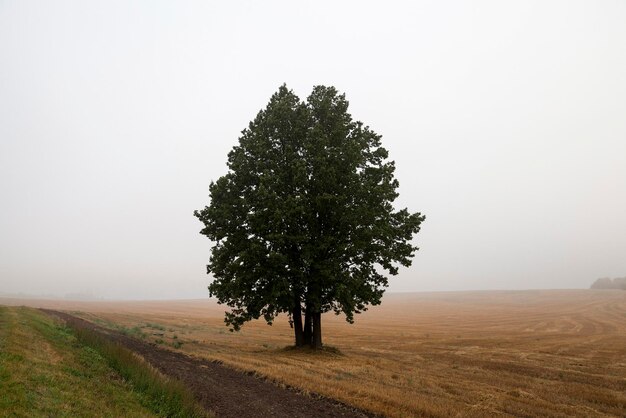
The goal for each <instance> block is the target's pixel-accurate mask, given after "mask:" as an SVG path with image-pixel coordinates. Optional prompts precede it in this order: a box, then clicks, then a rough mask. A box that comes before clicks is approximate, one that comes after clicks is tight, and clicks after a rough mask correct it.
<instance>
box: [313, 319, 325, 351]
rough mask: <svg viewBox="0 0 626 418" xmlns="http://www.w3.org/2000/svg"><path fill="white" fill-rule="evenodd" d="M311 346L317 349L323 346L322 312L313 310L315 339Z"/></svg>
mask: <svg viewBox="0 0 626 418" xmlns="http://www.w3.org/2000/svg"><path fill="white" fill-rule="evenodd" d="M311 347H313V348H315V349H320V348H322V313H321V312H313V339H312V340H311Z"/></svg>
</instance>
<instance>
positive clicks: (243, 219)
mask: <svg viewBox="0 0 626 418" xmlns="http://www.w3.org/2000/svg"><path fill="white" fill-rule="evenodd" d="M394 171H395V165H394V162H393V161H390V160H389V159H388V152H387V150H386V149H385V148H383V147H382V146H381V136H380V135H378V134H376V133H375V132H373V131H372V130H371V129H370V128H369V127H367V126H364V125H363V124H362V123H361V122H358V121H354V120H353V119H352V117H351V115H350V114H349V113H348V102H347V101H346V99H345V95H343V94H339V93H338V92H337V90H336V89H335V88H334V87H326V86H316V87H314V88H313V91H312V93H311V95H310V96H309V97H308V98H307V100H306V102H304V101H301V100H300V99H299V98H298V97H297V96H296V95H295V94H294V93H293V92H292V91H291V90H289V89H288V88H287V87H286V86H285V85H283V86H282V87H280V88H279V90H278V91H277V92H276V93H275V94H274V95H272V97H271V98H270V101H269V103H268V104H267V107H266V108H265V109H263V110H261V111H260V112H259V113H258V114H257V116H256V118H255V119H254V120H253V121H252V122H250V124H249V126H248V128H246V129H245V130H243V131H242V135H241V137H240V138H239V144H238V145H236V146H235V147H234V148H233V149H232V150H231V151H230V153H229V154H228V172H227V173H226V174H225V175H224V176H222V177H220V178H219V179H218V180H217V181H215V182H211V184H210V186H209V195H210V203H209V206H207V207H205V208H204V209H202V210H200V211H195V212H194V215H195V216H196V217H198V219H199V220H200V221H201V222H202V223H203V224H204V228H203V229H202V230H201V232H200V233H201V234H203V235H206V236H207V237H208V238H209V239H210V240H211V241H212V242H214V246H213V248H212V251H211V256H210V259H209V264H208V266H207V272H208V273H210V274H212V275H213V277H214V280H213V281H212V283H211V284H210V286H209V292H210V294H211V295H212V296H215V297H217V299H218V302H219V303H224V304H226V305H228V306H229V307H230V308H231V309H230V311H229V312H227V313H226V318H225V322H226V323H227V324H229V325H230V326H231V327H232V329H234V330H238V329H239V328H240V327H241V326H242V325H243V324H244V323H245V322H247V321H249V320H252V319H258V318H260V317H263V318H264V319H265V320H266V321H267V322H268V323H270V324H271V323H272V321H273V320H274V319H275V318H276V316H277V315H279V314H280V313H287V314H288V315H289V318H290V322H291V324H292V326H293V328H294V333H295V341H296V345H298V346H300V345H307V344H308V345H312V346H313V347H317V348H319V347H321V346H322V337H321V335H322V334H321V314H322V313H324V312H327V311H334V312H335V313H337V314H340V313H343V314H345V316H346V319H347V320H348V321H349V322H353V319H354V314H356V313H360V312H362V311H364V310H366V309H367V306H368V305H376V304H379V303H380V301H381V297H382V295H383V292H384V290H385V288H386V287H387V285H388V280H387V276H386V275H385V273H387V274H390V275H395V274H397V273H398V267H399V266H400V265H402V266H410V265H411V259H412V257H413V256H414V253H415V251H416V250H417V249H418V248H417V247H416V246H414V245H413V244H412V243H411V240H412V238H413V235H414V234H416V233H417V232H418V231H419V229H420V224H421V223H422V222H423V221H424V216H422V215H421V214H420V213H410V212H409V211H408V210H407V209H402V210H395V209H394V206H393V202H394V200H395V199H396V198H397V197H398V193H397V191H396V190H397V188H398V181H397V180H396V179H395V177H394ZM303 316H304V322H303V319H302V317H303Z"/></svg>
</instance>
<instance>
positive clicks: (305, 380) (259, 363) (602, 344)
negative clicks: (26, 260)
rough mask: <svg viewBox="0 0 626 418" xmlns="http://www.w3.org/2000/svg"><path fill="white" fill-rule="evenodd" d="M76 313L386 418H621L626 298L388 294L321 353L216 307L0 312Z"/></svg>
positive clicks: (328, 326)
mask: <svg viewBox="0 0 626 418" xmlns="http://www.w3.org/2000/svg"><path fill="white" fill-rule="evenodd" d="M8 303H27V304H31V305H38V306H46V307H50V308H55V309H65V310H68V311H73V312H74V313H75V314H77V315H79V316H82V317H83V318H86V319H89V320H91V321H94V322H97V323H100V324H102V325H105V326H109V327H112V328H117V329H120V330H123V331H124V332H126V333H127V334H130V335H134V336H137V337H138V338H143V339H147V340H150V341H153V342H156V343H157V344H159V345H161V346H163V347H168V348H170V349H172V350H178V351H182V352H184V353H188V354H192V355H195V356H200V357H205V358H209V359H216V360H221V361H223V362H224V363H226V364H229V365H232V366H234V367H237V368H241V369H244V370H249V371H256V372H257V373H258V374H261V375H264V376H267V377H269V378H271V379H273V380H275V381H278V382H281V383H285V384H288V385H292V386H296V387H299V388H302V389H304V390H306V391H310V392H315V393H319V394H322V395H325V396H328V397H332V398H336V399H339V400H341V401H343V402H346V403H349V404H352V405H355V406H358V407H360V408H364V409H366V410H369V411H373V412H376V413H379V414H383V415H385V416H391V417H408V416H455V415H458V416H497V415H515V416H529V417H530V416H585V417H592V416H626V292H624V291H611V290H606V291H602V290H597V291H595V290H569V291H568V290H554V291H514V292H513V291H511V292H505V291H492V292H459V293H414V294H388V295H386V296H385V298H384V300H383V304H382V306H379V307H376V308H373V309H371V310H370V311H368V312H367V313H365V314H363V315H360V316H358V317H357V318H356V320H357V322H356V324H354V325H349V324H346V323H345V321H344V320H343V319H342V318H340V317H335V316H334V315H327V316H325V317H324V322H323V333H324V337H325V341H324V342H325V344H326V345H328V346H332V347H333V348H334V349H336V350H332V351H327V352H323V353H314V352H300V351H294V350H290V349H287V348H286V347H287V346H288V345H290V344H292V338H293V337H292V333H291V330H290V329H289V326H288V324H287V322H286V319H285V318H280V319H278V320H277V321H276V323H275V324H274V325H273V326H271V327H270V326H267V325H265V324H264V323H262V322H256V323H251V324H247V325H245V326H244V329H243V330H242V331H241V332H239V333H230V332H229V331H228V330H227V328H226V327H225V326H224V325H223V309H222V307H220V306H218V305H216V304H215V303H214V302H213V301H163V302H98V303H96V302H94V303H86V302H85V303H79V302H54V301H16V300H8V299H5V300H0V304H8Z"/></svg>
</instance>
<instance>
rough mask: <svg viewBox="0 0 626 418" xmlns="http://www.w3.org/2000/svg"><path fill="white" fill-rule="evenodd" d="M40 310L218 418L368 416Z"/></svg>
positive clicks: (69, 316)
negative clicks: (129, 355) (118, 349)
mask: <svg viewBox="0 0 626 418" xmlns="http://www.w3.org/2000/svg"><path fill="white" fill-rule="evenodd" d="M43 311H44V312H46V313H47V314H49V315H51V316H56V317H58V318H60V319H62V320H63V321H65V322H66V323H68V324H72V325H73V326H74V327H77V328H88V329H91V330H93V331H96V332H98V333H99V334H101V335H103V336H106V337H107V338H108V339H110V340H111V341H114V342H117V343H120V344H122V345H124V346H125V347H127V348H129V349H130V350H132V351H134V352H135V353H137V354H139V355H141V356H142V357H143V358H144V359H145V360H146V361H147V362H148V363H150V364H151V365H152V366H153V367H155V368H156V369H158V370H159V371H160V372H161V373H163V374H164V375H166V376H170V377H174V378H176V379H178V380H180V381H181V382H184V383H185V384H186V385H187V386H188V387H189V388H190V389H191V391H192V392H193V394H194V395H195V397H196V398H197V399H198V400H199V401H200V403H201V404H202V405H203V406H204V407H205V408H206V409H207V410H210V411H212V412H213V413H215V415H217V417H219V418H248V417H250V418H263V417H294V418H305V417H328V418H331V417H346V418H366V417H370V416H372V415H371V414H366V413H364V412H361V411H357V410H355V409H354V408H350V407H347V406H346V405H342V404H340V403H338V402H333V401H331V400H329V399H325V398H322V397H319V396H315V397H312V396H306V395H304V394H302V393H298V392H297V391H295V390H289V389H288V388H282V387H278V386H276V385H274V384H272V383H270V382H267V381H265V380H263V379H259V378H256V377H254V376H252V375H250V374H246V373H242V372H240V371H237V370H234V369H231V368H228V367H224V366H222V365H220V364H219V363H217V362H212V361H208V360H205V359H201V358H193V357H190V356H187V355H185V354H182V353H177V352H173V351H169V350H165V349H162V348H159V347H156V346H155V345H153V344H149V343H146V342H144V341H140V340H137V339H135V338H130V337H127V336H126V335H123V334H120V333H119V332H115V331H111V330H107V329H105V328H102V327H100V326H98V325H95V324H93V323H91V322H88V321H85V320H84V319H81V318H77V317H75V316H73V315H70V314H67V313H64V312H59V311H54V310H49V309H43Z"/></svg>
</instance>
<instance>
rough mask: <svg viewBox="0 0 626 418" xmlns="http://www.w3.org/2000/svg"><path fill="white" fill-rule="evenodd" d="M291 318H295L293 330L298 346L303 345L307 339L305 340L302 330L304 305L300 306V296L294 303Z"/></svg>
mask: <svg viewBox="0 0 626 418" xmlns="http://www.w3.org/2000/svg"><path fill="white" fill-rule="evenodd" d="M291 318H292V320H293V331H294V333H295V337H296V347H302V346H303V345H304V344H306V343H307V341H305V339H304V332H303V331H302V307H301V306H300V299H299V298H298V300H297V301H296V303H295V305H294V308H293V312H292V313H291Z"/></svg>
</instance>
